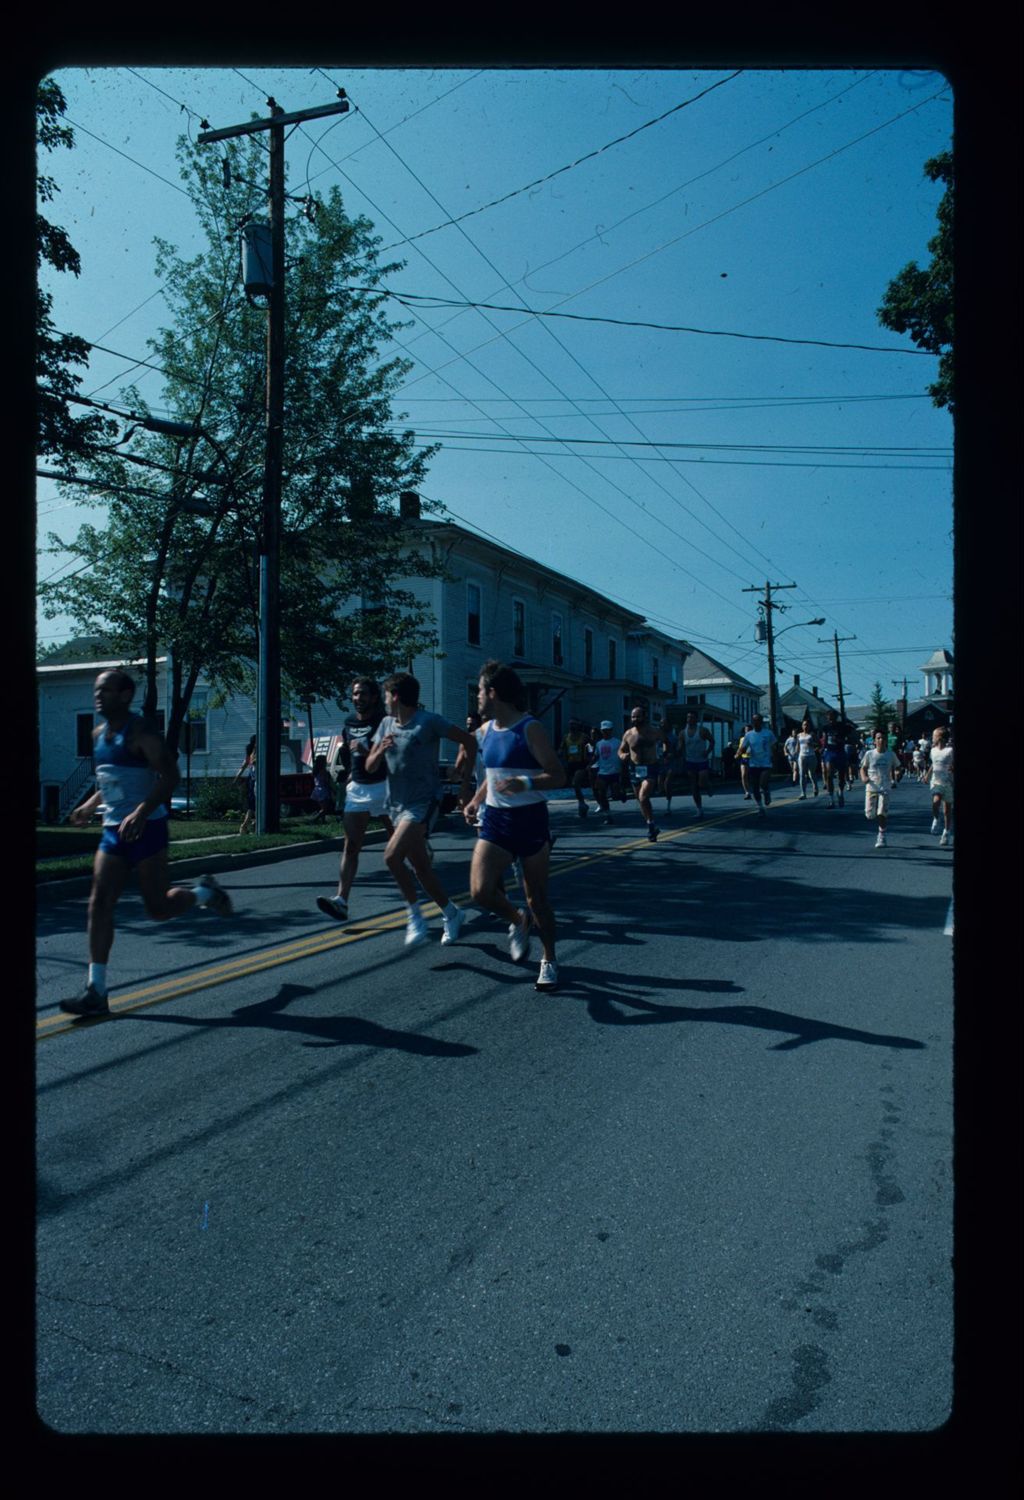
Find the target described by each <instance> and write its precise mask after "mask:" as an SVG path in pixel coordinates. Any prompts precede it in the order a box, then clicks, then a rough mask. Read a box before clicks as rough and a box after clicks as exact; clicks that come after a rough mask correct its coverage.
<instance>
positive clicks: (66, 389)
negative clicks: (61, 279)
mask: <svg viewBox="0 0 1024 1500" xmlns="http://www.w3.org/2000/svg"><path fill="white" fill-rule="evenodd" d="M66 109H67V101H66V100H65V98H64V95H63V93H62V92H61V89H60V86H59V85H58V84H57V83H56V82H55V81H54V80H53V79H52V78H44V79H43V81H42V83H40V85H39V88H38V90H37V93H36V138H37V140H38V143H39V145H40V147H41V148H42V149H43V150H45V151H56V150H57V149H58V147H65V148H66V149H68V150H70V149H71V148H72V147H73V146H74V144H75V139H74V135H73V133H72V131H71V128H70V126H68V125H65V124H64V123H63V115H64V113H65V111H66ZM57 191H58V188H57V185H56V183H55V182H54V180H53V178H52V177H48V176H46V175H45V174H44V173H42V172H37V173H36V196H37V198H38V201H39V203H40V204H42V203H50V202H52V201H53V198H54V195H55V194H56V193H57ZM36 264H37V267H38V269H39V271H40V272H41V271H42V270H43V267H44V266H49V267H51V269H52V270H54V271H70V272H71V274H72V275H73V276H78V275H79V274H80V272H81V269H82V266H81V261H80V258H79V255H78V251H77V250H76V249H75V247H74V245H72V243H71V240H70V239H69V238H68V234H67V231H66V230H64V229H62V228H61V227H60V225H58V224H52V223H51V222H50V220H49V219H47V218H46V217H45V216H44V215H43V214H42V213H38V212H37V214H36ZM52 311H53V296H52V294H51V293H50V292H47V291H44V290H43V287H42V284H41V281H39V282H37V284H36V380H37V382H38V388H37V399H36V411H37V422H38V430H37V445H38V451H39V453H40V455H41V456H45V457H47V458H51V459H56V461H57V462H58V464H59V465H60V466H61V467H62V468H63V469H65V470H69V469H70V467H71V465H72V463H73V461H74V459H75V457H76V456H80V455H82V454H85V453H88V451H89V449H90V447H91V445H92V443H94V442H96V441H98V440H100V439H101V438H102V437H103V436H104V435H105V434H107V433H108V432H109V431H110V430H111V429H110V427H109V425H108V424H107V422H106V421H105V420H104V418H102V417H101V416H99V414H98V413H97V412H88V413H86V414H85V415H83V416H72V414H71V412H70V411H69V409H68V403H69V401H70V400H71V399H72V397H74V395H75V393H76V391H77V390H78V388H79V386H80V385H81V384H82V377H81V376H80V375H76V374H75V373H74V371H73V370H72V369H71V368H70V366H73V365H87V364H88V363H89V346H88V344H87V343H86V342H85V340H84V339H80V338H75V337H74V336H73V335H71V334H66V333H60V332H58V330H57V328H56V327H55V326H54V322H53V318H52V316H51V314H52Z"/></svg>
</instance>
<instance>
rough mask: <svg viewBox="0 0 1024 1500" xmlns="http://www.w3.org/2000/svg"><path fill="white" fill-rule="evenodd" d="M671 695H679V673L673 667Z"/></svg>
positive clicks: (675, 696) (676, 696)
mask: <svg viewBox="0 0 1024 1500" xmlns="http://www.w3.org/2000/svg"><path fill="white" fill-rule="evenodd" d="M672 697H673V698H678V697H679V673H678V672H677V671H676V669H675V667H673V668H672Z"/></svg>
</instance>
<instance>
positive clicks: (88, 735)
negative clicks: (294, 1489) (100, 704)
mask: <svg viewBox="0 0 1024 1500" xmlns="http://www.w3.org/2000/svg"><path fill="white" fill-rule="evenodd" d="M92 730H93V719H92V714H91V713H88V714H76V715H75V754H76V755H77V756H78V757H79V759H80V760H85V759H87V758H88V757H89V756H91V755H92Z"/></svg>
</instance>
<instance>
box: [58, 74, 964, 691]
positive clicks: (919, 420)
mask: <svg viewBox="0 0 1024 1500" xmlns="http://www.w3.org/2000/svg"><path fill="white" fill-rule="evenodd" d="M732 71H733V70H730V69H715V70H709V71H677V70H671V69H652V70H646V71H645V70H638V69H628V70H623V71H588V70H577V71H571V72H559V71H544V70H528V71H520V72H505V71H476V70H469V69H466V70H431V69H416V70H404V69H386V70H357V71H351V70H347V69H343V68H341V67H331V66H329V65H326V64H325V65H324V67H323V69H322V71H319V70H316V69H312V68H296V69H268V68H262V67H257V68H252V69H250V68H242V69H241V70H240V71H237V72H236V71H234V70H232V69H228V68H209V69H178V68H166V69H158V68H151V67H147V68H140V69H137V70H134V71H133V70H131V69H129V68H126V67H116V68H90V69H64V70H61V71H59V72H58V73H57V74H56V75H55V76H56V77H57V79H58V81H59V82H60V84H61V87H62V88H63V90H64V92H65V95H66V97H67V101H68V111H67V121H68V123H70V124H71V125H72V127H73V128H74V130H75V141H76V144H75V149H74V150H73V151H70V152H67V151H58V152H54V153H51V154H49V155H48V156H47V157H46V158H45V161H44V163H43V170H45V171H46V172H48V173H49V174H50V175H52V176H54V177H55V178H56V180H57V183H58V185H59V187H60V193H59V196H58V197H57V199H56V201H55V203H54V204H53V205H51V206H50V208H49V210H48V212H49V213H50V216H51V217H52V218H54V219H55V220H56V221H57V222H59V223H61V224H63V225H64V226H65V227H66V228H67V230H68V232H69V234H70V236H71V239H72V241H73V243H74V244H75V246H76V247H77V249H78V250H79V252H80V254H81V258H82V274H81V277H80V278H79V279H77V280H76V279H75V278H72V277H70V276H62V277H60V276H51V277H48V278H47V282H46V285H47V287H48V288H49V289H51V290H52V291H53V293H54V319H55V322H56V324H57V326H58V327H60V328H62V329H66V330H68V331H71V332H75V333H78V334H81V335H82V336H84V337H85V338H87V339H89V340H91V341H93V342H95V343H98V344H102V345H104V346H105V347H106V348H107V349H110V350H113V351H116V352H115V353H102V352H100V351H95V352H94V354H93V357H92V362H91V364H90V368H89V371H88V372H87V374H86V378H85V381H84V384H83V387H82V390H83V391H84V392H85V393H86V394H96V395H97V398H98V399H102V400H107V401H110V402H111V404H113V405H117V404H118V401H117V397H118V392H119V389H120V388H121V387H122V386H124V385H127V384H128V383H129V381H140V382H141V389H142V390H144V391H146V393H147V399H148V400H149V402H150V403H151V405H152V406H153V408H154V409H156V410H159V409H160V408H161V405H162V402H161V392H160V377H159V374H158V373H155V372H151V373H146V372H144V371H141V370H139V369H137V368H133V365H134V361H136V360H139V359H145V358H147V357H148V356H149V349H148V347H147V339H148V338H150V337H152V335H153V333H154V331H155V330H156V329H157V328H158V327H159V326H160V325H161V322H162V321H165V319H166V309H165V306H164V303H163V299H162V297H161V296H160V293H159V287H160V283H159V281H158V279H157V277H156V275H155V269H154V265H155V254H154V247H153V240H154V237H157V236H159V237H160V238H162V239H166V240H169V241H171V242H172V243H174V244H176V245H178V247H179V248H180V249H181V250H182V251H183V252H185V253H189V252H191V251H195V250H198V249H200V248H201V242H200V240H199V238H198V237H197V232H196V224H195V219H194V215H193V212H192V208H191V204H190V202H189V200H188V198H187V196H186V195H185V194H184V191H183V187H182V184H181V182H180V179H179V173H178V167H177V163H176V161H175V156H174V148H175V141H176V138H177V136H178V135H179V134H180V133H181V132H183V131H185V130H188V131H190V132H191V133H192V134H193V136H194V135H195V134H196V133H197V132H198V130H199V129H200V124H199V121H200V119H201V118H205V119H207V120H208V121H209V122H210V124H211V126H213V127H220V126H224V125H229V124H234V123H239V122H241V121H243V120H246V119H247V118H249V116H250V115H251V114H253V113H256V114H265V113H266V103H265V101H266V98H267V96H268V95H270V94H272V95H273V96H274V97H275V98H276V100H277V102H278V103H279V104H280V105H282V106H283V107H284V108H285V109H301V108H306V107H309V106H313V105H317V104H325V103H329V102H331V100H332V99H333V98H334V93H335V89H336V87H338V86H342V87H344V88H345V89H346V91H347V93H348V95H349V97H350V99H351V101H352V104H353V109H352V111H351V112H350V113H349V114H348V115H347V116H341V117H336V118H333V119H327V120H321V121H313V122H310V123H309V124H307V125H305V126H304V127H302V129H300V130H298V131H296V132H295V133H294V134H292V135H291V136H290V138H289V142H288V148H287V159H288V166H289V188H290V190H291V191H293V192H301V191H303V190H304V189H305V187H306V184H307V182H308V183H309V184H310V185H311V186H312V188H314V189H318V190H322V191H326V190H327V189H328V188H329V187H330V186H331V185H332V184H334V183H337V184H338V185H340V187H341V189H342V192H343V194H344V197H345V201H346V205H347V207H348V209H349V211H350V212H352V213H359V214H365V215H366V216H368V217H369V218H371V219H372V220H373V221H374V223H375V225H376V227H377V230H378V232H379V233H380V234H381V236H382V237H383V242H384V245H385V246H394V247H395V248H394V249H392V250H390V251H389V252H388V254H387V256H386V258H387V259H388V260H392V259H404V260H405V261H406V265H405V267H404V269H402V270H401V271H398V272H396V273H395V274H394V275H393V276H392V277H391V279H390V286H391V287H392V288H393V289H394V290H395V291H401V292H408V293H416V294H420V295H424V296H428V297H431V298H434V299H442V298H443V299H447V300H449V301H451V302H455V303H460V302H475V303H480V302H484V301H487V302H492V303H500V304H504V305H505V306H508V307H516V308H521V309H523V310H522V311H519V312H509V311H487V310H483V309H479V308H477V309H470V310H466V309H461V310H460V309H459V308H457V307H446V306H439V305H433V306H429V307H421V308H419V309H418V310H417V311H416V312H415V313H413V312H409V311H407V310H403V313H402V315H403V317H405V318H407V319H409V320H411V326H409V327H407V328H406V329H405V330H404V331H403V332H402V333H401V334H400V336H399V338H400V347H401V350H402V352H404V353H406V354H407V355H408V357H410V358H411V359H413V360H414V361H415V367H414V368H413V370H412V371H411V373H410V374H409V376H408V377H407V380H406V382H405V385H404V388H403V390H402V393H401V396H400V398H399V400H398V401H397V402H396V405H395V411H396V415H397V414H398V413H403V412H404V413H407V421H406V422H405V423H403V425H411V426H413V427H414V428H415V429H416V430H417V431H418V432H419V433H421V434H422V438H423V441H424V442H428V441H433V440H440V441H442V442H443V444H444V447H443V449H442V451H441V453H440V454H438V456H437V457H436V458H435V459H434V461H433V463H432V466H431V471H430V474H429V477H428V479H427V481H426V483H425V484H424V486H423V489H424V493H425V494H427V495H428V496H430V497H431V498H434V499H438V500H440V501H442V502H443V503H444V504H445V505H446V506H447V507H448V509H449V511H450V513H451V514H452V516H453V517H454V518H456V519H458V520H459V521H460V522H463V523H464V524H466V525H467V526H469V527H470V528H472V529H476V530H480V531H483V532H485V533H487V534H488V535H490V536H492V537H495V538H497V539H498V540H500V541H501V542H503V543H505V544H507V545H509V546H512V547H515V548H517V549H519V550H522V551H525V552H528V553H529V554H530V555H531V556H533V557H535V558H537V559H539V560H540V561H541V562H544V563H546V564H548V565H549V566H552V567H555V568H557V569H559V570H560V571H563V572H566V573H569V574H571V575H573V576H576V577H578V578H579V579H581V580H582V581H584V582H585V583H587V584H589V585H591V586H592V587H594V588H596V589H599V590H601V591H603V592H605V593H607V594H610V595H612V596H613V597H615V598H617V599H620V600H621V601H623V602H625V603H627V604H629V605H630V606H631V607H633V608H636V609H638V610H640V611H642V612H643V613H644V614H646V615H647V616H648V618H649V619H651V620H652V621H653V622H654V623H656V624H658V625H659V626H661V627H662V628H665V629H667V630H669V631H671V632H673V633H675V634H678V635H680V636H683V637H685V638H686V639H688V640H690V641H691V642H693V643H694V644H695V645H698V646H701V647H702V648H704V649H706V650H707V651H709V652H710V653H711V654H712V655H714V656H717V657H718V658H720V659H722V660H724V661H726V662H727V663H729V664H730V665H732V666H735V667H736V668H737V669H738V670H740V671H742V672H743V673H744V674H746V675H749V676H750V677H752V678H753V679H754V680H755V681H764V680H765V677H766V670H765V665H766V663H765V650H764V647H763V646H760V645H758V644H757V643H756V642H755V639H754V626H755V621H756V618H757V611H756V603H755V599H756V596H755V595H754V594H750V593H744V592H743V590H744V588H745V587H747V586H749V585H754V584H757V585H763V583H764V581H765V580H766V579H770V580H771V581H772V582H773V583H775V582H778V583H796V584H797V585H798V587H797V588H796V589H793V590H788V591H787V592H786V593H784V594H780V595H779V599H780V601H784V602H785V603H786V604H787V605H788V606H789V608H788V610H787V612H786V613H785V614H782V615H779V616H777V617H776V626H777V629H779V630H782V629H784V628H785V627H787V626H789V625H791V624H792V625H793V626H794V627H796V628H793V629H792V630H791V631H789V633H788V634H786V635H784V636H782V637H781V638H780V639H779V642H778V662H779V681H780V685H781V686H782V687H783V688H784V687H785V686H786V685H787V684H788V682H789V681H790V680H791V677H792V674H793V673H800V675H801V679H802V681H803V683H804V684H805V685H808V686H810V685H812V684H813V685H817V686H818V687H819V688H820V690H821V691H822V693H823V694H824V695H826V696H829V697H832V696H834V693H835V672H834V657H833V650H832V646H831V639H830V638H831V636H832V633H833V631H837V632H838V634H839V635H840V637H844V636H845V637H855V639H851V640H848V641H844V642H842V647H841V649H842V652H843V680H844V688H845V691H846V697H847V701H848V702H851V703H858V702H859V703H863V702H865V701H866V700H867V698H868V696H869V694H870V691H871V687H872V684H873V683H874V682H875V681H876V680H877V681H880V682H881V683H882V686H883V688H884V690H885V691H886V692H887V693H888V694H890V695H892V696H895V694H896V689H895V688H894V687H893V681H894V680H898V679H902V678H903V676H904V675H905V676H906V677H907V678H908V679H909V684H910V691H911V695H912V696H914V695H915V694H916V693H917V692H918V691H919V690H920V687H921V677H920V674H919V672H918V670H917V669H918V667H919V665H920V663H921V662H922V661H924V660H925V659H926V658H927V657H928V656H929V655H930V654H931V652H932V651H933V650H934V649H935V648H936V647H938V646H946V647H949V648H950V649H952V647H953V640H952V537H951V530H952V423H951V421H950V418H949V417H948V415H947V414H945V413H944V412H941V411H938V410H936V409H935V408H934V407H933V406H932V404H931V402H930V400H929V399H928V397H927V396H926V395H925V388H926V386H927V385H928V384H929V383H930V382H931V381H932V380H933V379H934V376H935V370H936V361H935V360H933V359H931V358H929V357H924V356H922V355H921V354H919V353H917V352H915V351H914V346H913V345H912V344H911V343H910V341H909V340H908V339H902V338H899V337H897V336H896V335H893V334H890V333H888V332H887V331H885V330H884V329H882V328H881V327H880V326H879V324H878V322H877V319H876V316H875V314H876V309H877V307H878V305H879V302H880V301H881V298H882V296H883V294H884V291H885V287H886V285H887V283H888V281H889V280H890V279H891V277H892V276H893V275H895V274H896V272H897V271H899V270H900V269H901V268H902V267H903V266H904V265H905V264H906V263H907V262H908V261H909V260H913V259H916V260H917V261H918V262H919V263H924V262H925V261H926V260H927V242H928V240H929V238H930V237H931V236H932V235H933V234H934V233H935V228H936V221H935V210H936V206H937V204H938V201H939V198H940V195H941V187H940V186H939V185H935V184H932V183H930V182H928V181H927V179H926V178H925V177H924V174H923V171H922V168H923V164H924V162H925V161H926V160H927V159H928V158H929V157H931V156H934V155H936V154H937V153H938V152H940V151H942V150H945V149H947V148H948V147H949V145H950V135H951V120H952V90H951V89H950V88H949V87H948V86H946V85H945V81H944V79H943V78H942V76H941V75H939V74H935V73H924V72H917V71H915V72H909V71H901V70H896V69H882V70H873V71H872V70H867V69H864V70H852V69H851V70H836V71H817V70H815V71H800V70H796V71H766V70H756V69H755V70H750V71H746V72H740V73H739V75H738V76H732ZM698 96H701V97H698ZM680 105H685V107H683V108H677V106H680ZM670 111H671V112H670ZM669 112H670V113H669ZM663 115H664V116H665V118H664V119H659V117H660V116H663ZM651 122H654V123H651ZM622 137H628V138H627V139H621V138H622ZM211 149H212V150H216V148H215V147H213V148H211ZM563 168H567V169H568V170H560V169H563ZM545 179H546V180H545ZM501 199H504V200H505V201H496V200H501ZM462 215H468V217H466V218H464V219H463V220H462V222H461V223H460V224H458V225H455V226H453V225H451V224H447V227H443V228H439V229H437V232H434V233H428V234H424V231H429V230H434V229H435V228H436V226H440V225H446V223H447V221H449V220H450V219H452V218H457V217H459V216H462ZM415 235H419V236H421V238H418V239H412V238H411V237H412V236H415ZM526 309H530V310H531V311H526ZM396 311H397V307H396ZM538 311H543V312H555V311H557V312H560V313H572V314H575V315H576V318H574V319H567V318H539V317H536V316H534V314H535V313H536V312H538ZM580 318H588V319H598V320H610V319H617V320H621V321H620V322H619V323H614V322H610V321H595V322H587V321H579V319H580ZM631 321H632V322H636V323H645V324H661V325H676V326H685V327H686V328H689V329H700V330H703V332H677V331H668V330H667V329H665V328H660V329H657V328H651V327H629V326H623V323H629V322H631ZM734 335H744V336H745V337H736V336H734ZM786 341H792V342H786ZM824 345H835V346H840V347H824ZM855 345H861V346H863V345H867V346H871V347H870V348H856V347H850V346H855ZM393 352H394V351H393V350H382V351H381V354H382V357H387V356H388V355H389V354H391V353H393ZM572 439H576V440H577V442H576V444H575V445H574V444H573V443H572V442H571V441H570V440H572ZM583 439H586V441H585V442H583V441H580V440H583ZM39 499H40V515H41V521H40V530H41V532H46V531H49V530H54V531H57V532H58V533H59V534H61V535H63V536H69V535H71V534H72V532H73V531H74V529H75V528H76V527H77V525H78V524H80V523H81V522H82V521H83V520H86V519H93V518H94V517H93V515H92V513H91V512H88V511H87V510H85V509H83V508H82V507H80V506H73V505H70V504H68V503H67V502H66V501H65V500H64V499H63V498H61V497H58V496H56V495H55V492H54V490H53V487H52V486H50V485H48V484H46V483H45V482H43V481H41V482H40V492H39ZM60 566H61V559H60V558H59V557H58V558H54V557H49V556H44V557H42V558H41V560H40V569H39V572H40V577H45V576H47V575H48V574H50V573H52V572H54V571H56V570H58V569H59V568H60ZM819 615H823V616H825V618H826V624H825V625H824V626H820V627H810V628H804V627H803V626H802V625H801V623H800V622H803V621H805V620H809V619H811V618H812V617H816V616H819ZM39 630H40V636H41V638H42V640H44V641H50V640H53V639H61V638H64V637H66V636H68V635H70V634H71V633H72V628H71V626H70V623H69V622H66V621H46V620H41V621H40V625H39ZM820 637H829V641H828V643H827V644H822V643H821V642H820V640H819V638H820Z"/></svg>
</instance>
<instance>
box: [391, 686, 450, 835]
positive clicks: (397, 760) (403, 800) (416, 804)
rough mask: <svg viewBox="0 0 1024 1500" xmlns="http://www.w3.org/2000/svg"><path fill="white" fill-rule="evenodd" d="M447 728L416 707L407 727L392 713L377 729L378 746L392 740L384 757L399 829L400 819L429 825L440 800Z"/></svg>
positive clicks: (394, 819) (444, 722) (393, 814)
mask: <svg viewBox="0 0 1024 1500" xmlns="http://www.w3.org/2000/svg"><path fill="white" fill-rule="evenodd" d="M448 728H449V724H448V721H447V720H446V719H443V718H442V717H441V715H440V714H432V713H430V712H429V711H428V710H427V709H425V708H417V709H416V710H415V712H414V713H413V715H412V718H411V719H407V720H406V722H405V723H404V724H403V723H402V721H401V720H400V719H398V718H396V717H395V716H394V715H393V714H385V716H384V718H383V719H382V720H381V722H380V724H379V725H378V726H377V732H376V734H375V735H374V737H373V743H374V744H375V745H379V744H380V742H381V741H382V740H383V739H384V737H385V735H387V736H388V737H389V738H390V740H391V743H390V744H389V745H388V746H387V748H386V750H385V752H384V758H385V760H386V761H387V766H388V811H389V812H390V814H391V819H392V822H393V823H395V825H396V826H397V824H398V822H399V820H400V819H401V818H414V819H415V821H416V822H417V823H424V822H426V820H427V817H428V815H429V813H430V812H431V810H432V808H431V804H432V803H433V802H435V801H436V800H437V795H438V776H439V772H438V756H439V753H440V747H441V741H442V740H443V739H445V738H446V731H447V729H448Z"/></svg>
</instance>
